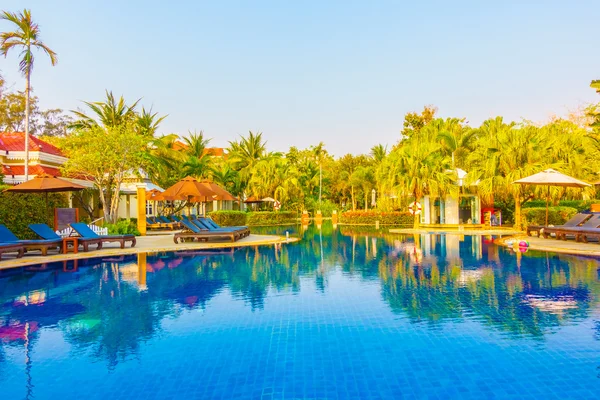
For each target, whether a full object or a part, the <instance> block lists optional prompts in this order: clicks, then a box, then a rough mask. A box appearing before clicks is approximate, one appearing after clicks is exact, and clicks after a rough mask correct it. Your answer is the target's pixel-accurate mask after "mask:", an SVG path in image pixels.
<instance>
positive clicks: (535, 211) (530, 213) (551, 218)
mask: <svg viewBox="0 0 600 400" xmlns="http://www.w3.org/2000/svg"><path fill="white" fill-rule="evenodd" d="M575 214H577V209H576V208H573V207H550V208H549V209H548V224H550V225H562V224H564V223H565V222H567V221H568V220H569V219H570V218H571V217H572V216H573V215H575ZM522 217H523V219H524V220H523V225H524V226H528V225H545V224H546V207H535V208H523V209H522Z"/></svg>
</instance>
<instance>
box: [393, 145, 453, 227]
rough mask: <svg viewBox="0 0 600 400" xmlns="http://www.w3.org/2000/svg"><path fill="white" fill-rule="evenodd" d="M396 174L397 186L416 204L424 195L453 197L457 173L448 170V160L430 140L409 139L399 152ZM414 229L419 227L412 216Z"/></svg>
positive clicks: (416, 220) (449, 162)
mask: <svg viewBox="0 0 600 400" xmlns="http://www.w3.org/2000/svg"><path fill="white" fill-rule="evenodd" d="M398 170H399V174H398V175H397V179H398V186H399V187H400V188H401V189H403V190H404V191H405V193H407V194H412V195H413V196H414V198H415V201H419V199H421V198H422V197H423V196H424V195H426V194H429V195H432V196H440V197H443V196H445V195H447V194H453V195H456V194H457V193H454V192H456V191H457V189H458V187H457V186H456V184H455V181H456V172H455V171H452V170H451V160H450V159H449V157H447V156H445V155H444V152H443V151H442V148H441V145H439V144H438V143H436V142H433V141H426V140H421V138H417V136H413V137H411V138H410V139H409V140H407V141H406V143H405V144H404V145H403V146H402V147H401V148H400V149H399V154H398ZM414 227H415V228H418V227H419V217H418V215H417V214H415V218H414Z"/></svg>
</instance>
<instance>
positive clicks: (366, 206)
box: [365, 190, 369, 211]
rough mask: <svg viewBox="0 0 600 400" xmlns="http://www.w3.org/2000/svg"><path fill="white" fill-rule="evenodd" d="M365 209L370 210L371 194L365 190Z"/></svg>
mask: <svg viewBox="0 0 600 400" xmlns="http://www.w3.org/2000/svg"><path fill="white" fill-rule="evenodd" d="M365 211H369V194H368V193H367V191H366V190H365Z"/></svg>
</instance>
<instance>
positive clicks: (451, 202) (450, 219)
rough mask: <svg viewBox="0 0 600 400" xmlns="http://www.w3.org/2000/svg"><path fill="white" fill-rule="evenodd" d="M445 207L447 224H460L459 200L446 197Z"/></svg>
mask: <svg viewBox="0 0 600 400" xmlns="http://www.w3.org/2000/svg"><path fill="white" fill-rule="evenodd" d="M445 206H446V207H445V210H444V212H445V217H446V218H445V223H446V224H458V198H457V197H450V196H448V197H446V200H445Z"/></svg>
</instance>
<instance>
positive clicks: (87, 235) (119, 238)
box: [71, 222, 136, 249]
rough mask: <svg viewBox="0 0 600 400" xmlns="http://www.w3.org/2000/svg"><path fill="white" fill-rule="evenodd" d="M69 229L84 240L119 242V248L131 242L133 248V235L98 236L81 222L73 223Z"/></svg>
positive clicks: (134, 241) (134, 240)
mask: <svg viewBox="0 0 600 400" xmlns="http://www.w3.org/2000/svg"><path fill="white" fill-rule="evenodd" d="M71 228H73V229H75V232H77V233H78V234H79V236H81V237H82V238H84V239H100V241H101V243H110V242H119V244H120V245H121V248H122V249H123V248H125V242H131V247H134V246H135V243H136V239H135V236H134V235H98V234H97V233H96V232H94V231H93V230H92V229H91V228H90V227H89V226H87V225H86V224H84V223H83V222H74V223H72V224H71Z"/></svg>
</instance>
